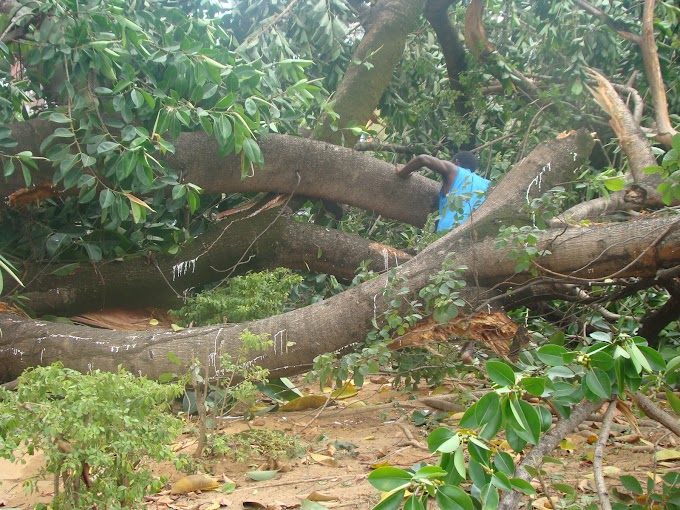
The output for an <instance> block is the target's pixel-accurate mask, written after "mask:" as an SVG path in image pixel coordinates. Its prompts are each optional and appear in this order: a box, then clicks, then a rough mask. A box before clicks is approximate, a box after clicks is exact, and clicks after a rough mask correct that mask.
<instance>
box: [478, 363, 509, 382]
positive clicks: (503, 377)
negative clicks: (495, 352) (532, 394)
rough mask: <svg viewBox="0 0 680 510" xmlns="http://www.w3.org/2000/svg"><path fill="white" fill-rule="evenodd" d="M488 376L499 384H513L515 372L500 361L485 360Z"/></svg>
mask: <svg viewBox="0 0 680 510" xmlns="http://www.w3.org/2000/svg"><path fill="white" fill-rule="evenodd" d="M485 367H486V372H487V374H488V375H489V378H490V379H491V380H492V381H493V382H495V383H496V384H498V385H499V386H514V385H515V372H514V371H513V370H512V368H510V367H509V366H508V365H506V364H505V363H502V362H500V361H487V362H486V364H485Z"/></svg>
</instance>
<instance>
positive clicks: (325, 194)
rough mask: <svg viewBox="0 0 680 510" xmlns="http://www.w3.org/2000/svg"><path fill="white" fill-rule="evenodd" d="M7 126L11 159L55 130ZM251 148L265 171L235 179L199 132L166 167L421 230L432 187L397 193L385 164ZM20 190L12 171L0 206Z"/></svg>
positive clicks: (291, 141)
mask: <svg viewBox="0 0 680 510" xmlns="http://www.w3.org/2000/svg"><path fill="white" fill-rule="evenodd" d="M9 127H11V128H12V136H13V137H14V139H15V140H16V141H17V142H18V145H17V146H16V147H15V148H14V149H13V151H14V153H18V152H21V151H31V152H33V154H34V155H36V156H38V155H41V153H40V143H41V142H42V140H44V139H45V138H46V137H47V136H49V135H50V134H51V133H52V132H53V131H54V129H55V127H58V125H55V124H53V123H50V122H47V121H43V120H31V121H26V122H19V123H15V124H12V125H11V126H9ZM258 143H259V144H260V147H261V149H262V153H263V155H264V160H265V167H264V168H263V169H260V170H257V171H256V172H255V175H254V176H253V177H249V178H247V179H243V180H242V179H241V160H240V157H239V156H236V155H233V154H232V155H230V156H227V157H226V158H224V157H221V156H220V155H219V149H218V145H217V142H216V141H215V139H214V138H213V137H210V136H208V135H206V134H205V133H198V132H196V133H183V134H181V135H180V136H179V138H178V139H177V140H176V141H175V142H174V145H175V154H174V155H172V154H168V158H167V160H168V162H169V163H170V165H171V166H172V167H173V168H175V169H176V170H178V171H180V172H181V173H182V175H183V176H184V180H185V181H186V182H191V183H193V184H196V185H197V186H200V187H201V188H203V190H204V191H205V192H206V193H209V194H210V193H240V192H249V191H270V192H274V193H287V194H290V193H295V194H297V195H304V196H308V197H314V198H321V199H325V200H336V201H338V202H342V203H344V204H349V205H353V206H356V207H359V208H361V209H366V210H369V211H375V212H376V213H377V214H380V215H382V216H384V217H386V218H392V219H396V220H399V221H403V222H406V223H410V224H412V225H416V226H422V225H424V224H425V220H426V218H427V215H428V214H430V213H431V212H432V208H433V205H434V204H435V203H436V200H437V193H438V192H439V189H438V186H437V183H436V182H434V181H432V180H431V179H427V178H425V177H422V176H415V178H414V179H413V181H412V182H410V183H409V185H408V186H405V185H404V182H403V181H402V180H400V179H396V178H395V177H394V167H393V166H392V165H390V164H388V163H385V162H384V161H379V160H377V159H375V158H372V157H370V156H367V155H363V154H360V153H357V152H356V151H353V150H352V149H346V148H342V147H338V146H335V145H330V144H326V143H323V142H318V141H312V140H307V139H305V138H299V137H294V136H287V135H270V136H268V137H266V138H262V139H260V140H258ZM53 173H54V169H53V168H52V167H51V166H50V165H45V164H43V165H40V167H39V170H38V171H36V172H35V174H34V178H33V181H34V182H35V183H36V184H42V183H50V182H52V174H53ZM24 185H25V184H24V182H23V177H22V176H21V172H15V173H14V174H12V175H11V176H10V177H9V178H8V179H7V181H6V182H5V183H4V184H2V183H0V199H4V198H6V197H7V196H8V195H9V194H10V193H12V192H13V191H16V190H18V189H20V188H22V187H23V186H24ZM0 202H1V200H0Z"/></svg>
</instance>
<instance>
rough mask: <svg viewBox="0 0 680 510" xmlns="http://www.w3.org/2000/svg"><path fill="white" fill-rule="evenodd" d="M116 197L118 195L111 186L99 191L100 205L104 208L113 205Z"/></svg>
mask: <svg viewBox="0 0 680 510" xmlns="http://www.w3.org/2000/svg"><path fill="white" fill-rule="evenodd" d="M115 198H116V196H115V195H114V194H113V191H111V190H110V189H109V188H105V189H103V190H101V192H100V193H99V206H100V207H101V208H102V209H106V208H107V207H111V205H112V204H113V201H114V200H115Z"/></svg>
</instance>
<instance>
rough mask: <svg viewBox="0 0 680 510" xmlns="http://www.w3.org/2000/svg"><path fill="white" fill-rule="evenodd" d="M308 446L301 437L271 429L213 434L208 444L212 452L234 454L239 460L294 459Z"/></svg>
mask: <svg viewBox="0 0 680 510" xmlns="http://www.w3.org/2000/svg"><path fill="white" fill-rule="evenodd" d="M306 448H307V445H306V444H305V442H304V441H302V440H301V439H300V438H299V437H297V436H291V435H289V434H286V433H285V432H282V431H280V430H269V429H251V430H245V431H243V432H239V433H237V434H224V435H223V434H212V435H211V437H210V439H209V443H208V445H207V449H208V450H209V452H210V453H211V454H225V453H227V454H232V455H233V456H234V459H235V460H236V461H237V462H251V461H252V459H253V457H261V458H267V459H292V458H295V457H299V456H301V455H302V454H304V452H305V451H306Z"/></svg>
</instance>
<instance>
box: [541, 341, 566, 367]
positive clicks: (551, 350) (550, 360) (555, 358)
mask: <svg viewBox="0 0 680 510" xmlns="http://www.w3.org/2000/svg"><path fill="white" fill-rule="evenodd" d="M565 354H567V350H566V349H565V348H564V347H562V346H560V345H544V346H542V347H540V348H539V349H538V350H537V351H536V356H537V357H538V359H540V360H541V361H542V362H543V363H545V364H546V365H548V366H551V367H559V366H562V365H564V360H563V359H562V356H563V355H565Z"/></svg>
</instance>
